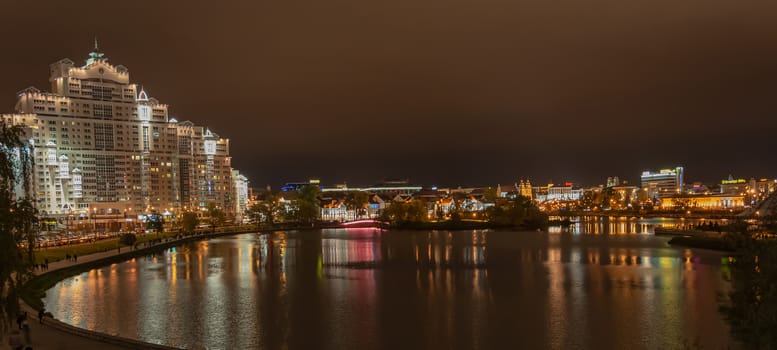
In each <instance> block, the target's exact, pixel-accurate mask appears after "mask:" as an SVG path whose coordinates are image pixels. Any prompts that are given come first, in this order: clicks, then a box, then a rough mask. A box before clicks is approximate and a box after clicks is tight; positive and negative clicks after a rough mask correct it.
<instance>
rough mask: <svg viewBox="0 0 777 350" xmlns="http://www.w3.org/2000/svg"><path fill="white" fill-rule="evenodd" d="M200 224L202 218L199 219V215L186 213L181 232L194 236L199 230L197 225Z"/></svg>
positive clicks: (182, 219) (183, 217) (182, 220)
mask: <svg viewBox="0 0 777 350" xmlns="http://www.w3.org/2000/svg"><path fill="white" fill-rule="evenodd" d="M199 224H200V218H199V217H197V213H193V212H190V211H189V212H185V213H183V216H181V230H182V231H183V232H184V233H188V234H192V233H194V230H195V229H196V228H197V225H199Z"/></svg>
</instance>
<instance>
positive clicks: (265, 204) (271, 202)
mask: <svg viewBox="0 0 777 350" xmlns="http://www.w3.org/2000/svg"><path fill="white" fill-rule="evenodd" d="M282 210H283V207H282V205H281V197H280V196H279V195H277V194H274V193H272V192H268V194H267V196H266V197H265V199H264V200H263V201H261V202H259V203H257V204H254V205H252V206H251V208H249V209H248V212H249V215H250V216H251V218H252V220H253V221H254V222H255V223H257V224H259V223H262V222H264V223H267V224H269V225H273V224H274V223H275V220H276V218H278V217H280V216H281V214H282Z"/></svg>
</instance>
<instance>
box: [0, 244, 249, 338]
mask: <svg viewBox="0 0 777 350" xmlns="http://www.w3.org/2000/svg"><path fill="white" fill-rule="evenodd" d="M248 232H250V231H248ZM237 233H241V232H216V233H212V234H204V235H200V236H197V237H196V238H198V239H204V238H208V237H213V236H219V235H228V234H237ZM191 239H192V237H191V236H189V237H185V238H181V239H167V240H163V241H162V242H159V243H156V244H154V245H148V246H146V245H141V246H140V247H139V248H138V249H137V250H141V249H152V248H153V247H156V246H158V245H169V244H175V243H177V242H184V241H189V240H191ZM132 251H133V249H132V248H130V247H122V248H121V252H119V250H118V249H113V250H110V251H105V252H100V253H94V254H89V255H84V256H79V257H78V262H74V261H72V260H70V261H68V260H60V261H56V262H52V263H49V268H48V270H46V271H43V270H41V269H38V270H36V271H34V272H35V274H36V275H41V274H44V273H46V272H52V271H55V270H58V269H62V268H66V267H70V266H75V265H80V264H85V263H88V262H92V261H96V260H100V259H105V258H109V257H113V256H116V255H120V254H126V253H129V252H132ZM22 310H23V311H27V313H28V323H29V325H30V338H31V344H28V345H29V346H32V348H33V349H34V350H67V349H79V350H92V349H95V350H98V349H99V350H127V349H173V348H170V347H165V346H158V345H152V344H148V343H143V342H139V341H134V340H131V339H122V338H117V337H112V336H109V335H105V334H101V333H98V332H92V331H88V330H84V329H80V328H77V327H73V326H70V325H68V324H66V323H64V322H61V321H59V320H55V319H52V318H50V317H44V320H43V324H39V323H38V312H37V311H35V310H33V309H32V308H31V307H30V306H28V305H26V304H24V303H23V302H22ZM12 326H13V327H16V323H15V322H14V324H13V325H12ZM0 340H2V343H1V344H0V348H2V349H5V348H7V347H8V335H7V334H3V335H2V337H0Z"/></svg>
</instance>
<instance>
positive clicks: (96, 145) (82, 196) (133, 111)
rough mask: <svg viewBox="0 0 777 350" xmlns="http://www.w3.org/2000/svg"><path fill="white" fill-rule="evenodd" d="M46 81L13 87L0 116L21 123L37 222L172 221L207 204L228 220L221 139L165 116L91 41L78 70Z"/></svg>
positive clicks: (56, 72)
mask: <svg viewBox="0 0 777 350" xmlns="http://www.w3.org/2000/svg"><path fill="white" fill-rule="evenodd" d="M49 81H50V82H51V92H43V91H40V90H38V89H36V88H32V87H31V88H27V89H25V90H22V91H20V92H19V93H18V95H17V99H18V100H17V103H16V108H15V109H16V114H8V115H3V116H2V118H3V120H5V121H6V122H8V123H10V124H15V125H24V126H26V130H27V133H28V135H27V136H28V137H29V140H30V143H31V144H33V146H34V157H33V160H34V174H33V175H34V186H35V203H36V206H37V208H38V210H39V212H40V213H41V214H42V215H43V216H53V217H57V216H62V215H68V214H78V215H81V216H83V215H91V216H97V215H113V216H115V217H124V218H127V217H134V216H135V215H139V214H147V213H152V212H156V213H159V214H165V215H174V214H175V213H177V212H180V211H182V210H201V209H202V208H205V207H206V206H207V205H208V203H215V204H216V205H217V206H218V207H220V208H222V209H223V210H224V211H225V212H227V213H229V214H234V211H235V208H236V206H235V203H234V193H235V191H234V182H233V180H232V168H231V158H230V156H229V140H228V139H224V138H221V137H219V136H218V135H217V134H215V133H213V132H212V131H210V130H209V129H207V128H204V127H200V126H195V125H194V124H192V123H191V122H178V121H177V120H175V119H174V118H170V117H169V115H168V106H167V105H165V104H163V103H160V102H159V101H158V100H156V99H155V98H153V97H151V96H150V95H149V94H148V92H146V91H145V90H144V89H143V88H142V87H139V86H138V85H137V84H134V83H131V82H130V79H129V70H128V69H127V68H126V67H124V66H122V65H112V64H110V63H108V59H107V58H106V57H105V55H104V54H103V53H102V52H100V50H99V49H98V47H97V44H96V42H95V47H94V50H93V51H92V52H91V53H89V57H88V59H87V60H86V62H85V64H84V65H83V66H78V65H76V64H75V63H74V62H73V61H71V60H69V59H63V60H60V61H58V62H55V63H53V64H51V65H50V78H49Z"/></svg>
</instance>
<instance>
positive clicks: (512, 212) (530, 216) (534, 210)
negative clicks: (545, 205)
mask: <svg viewBox="0 0 777 350" xmlns="http://www.w3.org/2000/svg"><path fill="white" fill-rule="evenodd" d="M486 217H487V218H488V220H489V221H490V222H492V223H494V224H497V225H503V226H515V227H523V228H530V229H535V228H542V227H544V226H545V225H547V223H548V216H547V215H546V214H545V213H543V212H541V211H540V209H539V208H538V207H537V206H536V205H535V204H534V203H533V202H532V200H531V199H529V198H526V197H523V196H518V197H516V198H515V199H513V200H511V201H500V202H498V203H497V205H495V206H493V207H490V208H488V209H487V210H486Z"/></svg>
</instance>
